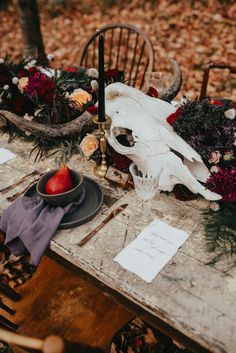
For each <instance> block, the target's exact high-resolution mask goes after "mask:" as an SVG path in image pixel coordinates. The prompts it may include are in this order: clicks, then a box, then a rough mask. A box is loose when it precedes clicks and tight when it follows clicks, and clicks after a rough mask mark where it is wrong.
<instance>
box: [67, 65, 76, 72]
mask: <svg viewBox="0 0 236 353" xmlns="http://www.w3.org/2000/svg"><path fill="white" fill-rule="evenodd" d="M65 71H68V72H79V70H78V69H77V67H75V66H69V67H66V68H65Z"/></svg>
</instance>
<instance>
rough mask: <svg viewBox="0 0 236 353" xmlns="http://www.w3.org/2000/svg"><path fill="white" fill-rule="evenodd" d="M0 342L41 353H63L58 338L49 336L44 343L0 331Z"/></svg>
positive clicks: (63, 348) (39, 340) (61, 343)
mask: <svg viewBox="0 0 236 353" xmlns="http://www.w3.org/2000/svg"><path fill="white" fill-rule="evenodd" d="M0 340H2V341H4V342H7V343H9V344H15V345H17V346H20V347H25V348H30V349H36V350H38V351H42V352H43V353H64V352H65V345H64V342H63V340H62V339H61V338H60V337H58V336H49V337H47V338H46V339H45V340H44V341H43V340H41V339H39V338H33V337H27V336H21V335H19V334H17V333H14V332H10V331H7V330H3V329H0Z"/></svg>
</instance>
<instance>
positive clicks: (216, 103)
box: [209, 98, 223, 105]
mask: <svg viewBox="0 0 236 353" xmlns="http://www.w3.org/2000/svg"><path fill="white" fill-rule="evenodd" d="M209 104H211V105H222V104H223V103H222V102H221V101H220V100H219V99H213V98H211V99H209Z"/></svg>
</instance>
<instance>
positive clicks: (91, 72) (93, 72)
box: [87, 68, 98, 78]
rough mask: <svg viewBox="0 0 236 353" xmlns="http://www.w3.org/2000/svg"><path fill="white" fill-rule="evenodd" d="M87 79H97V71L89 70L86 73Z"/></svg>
mask: <svg viewBox="0 0 236 353" xmlns="http://www.w3.org/2000/svg"><path fill="white" fill-rule="evenodd" d="M87 73H88V76H89V77H94V78H98V70H96V69H94V68H91V69H88V71H87Z"/></svg>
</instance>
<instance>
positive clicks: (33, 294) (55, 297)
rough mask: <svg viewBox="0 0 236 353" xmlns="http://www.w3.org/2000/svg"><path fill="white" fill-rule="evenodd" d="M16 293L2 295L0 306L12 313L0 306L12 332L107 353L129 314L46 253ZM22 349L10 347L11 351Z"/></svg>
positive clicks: (20, 351) (18, 352)
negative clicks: (15, 295) (16, 296)
mask: <svg viewBox="0 0 236 353" xmlns="http://www.w3.org/2000/svg"><path fill="white" fill-rule="evenodd" d="M17 293H18V294H19V295H20V296H21V300H19V301H17V302H16V301H14V302H13V300H11V299H10V298H4V304H5V305H7V306H8V307H10V308H11V309H13V310H14V311H15V314H14V315H11V314H10V313H6V311H3V310H2V309H1V308H0V314H1V315H2V316H4V317H5V318H6V319H8V320H10V321H11V322H13V324H15V325H17V330H14V331H15V332H17V333H18V334H20V335H25V336H30V337H38V338H39V339H44V338H45V337H47V336H49V335H50V336H51V335H56V336H60V337H61V338H62V339H63V340H65V341H66V342H75V345H77V346H78V345H80V346H81V347H85V348H86V347H87V345H89V346H93V347H98V348H99V349H101V350H103V351H108V350H109V347H110V343H111V340H112V338H113V336H114V334H115V333H116V332H117V331H118V330H119V329H120V328H121V327H122V326H123V325H124V324H126V323H127V322H128V321H129V320H131V319H132V318H133V316H134V315H133V314H132V313H131V312H129V311H128V310H126V309H125V308H123V307H122V306H121V305H119V304H118V303H116V302H115V301H114V299H113V298H112V297H110V296H107V295H104V294H103V293H102V292H101V290H100V289H98V288H96V287H95V286H94V285H93V284H91V283H89V282H87V281H86V280H85V279H82V278H81V277H80V276H79V275H78V274H76V273H74V272H72V271H71V270H69V269H68V268H66V267H65V266H64V265H62V264H59V263H58V262H57V261H55V260H54V259H51V258H49V257H48V256H44V257H43V259H42V260H41V263H40V265H39V266H38V268H37V270H36V272H35V274H34V275H33V277H32V278H31V279H30V280H28V281H27V282H25V283H24V284H23V285H21V286H20V287H18V288H17ZM8 327H9V328H10V326H8ZM0 328H1V325H0ZM5 328H6V326H5ZM12 329H14V327H12ZM38 344H39V345H40V344H42V342H41V341H38ZM67 347H68V345H67ZM72 348H73V346H72ZM26 351H28V349H24V350H22V349H21V348H19V347H17V346H16V347H15V346H14V352H16V353H23V352H24V353H25V352H26ZM69 351H70V353H71V352H72V351H71V350H70V349H69ZM67 352H68V350H67ZM81 353H87V352H85V351H84V350H82V351H81ZM90 353H95V352H90Z"/></svg>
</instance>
